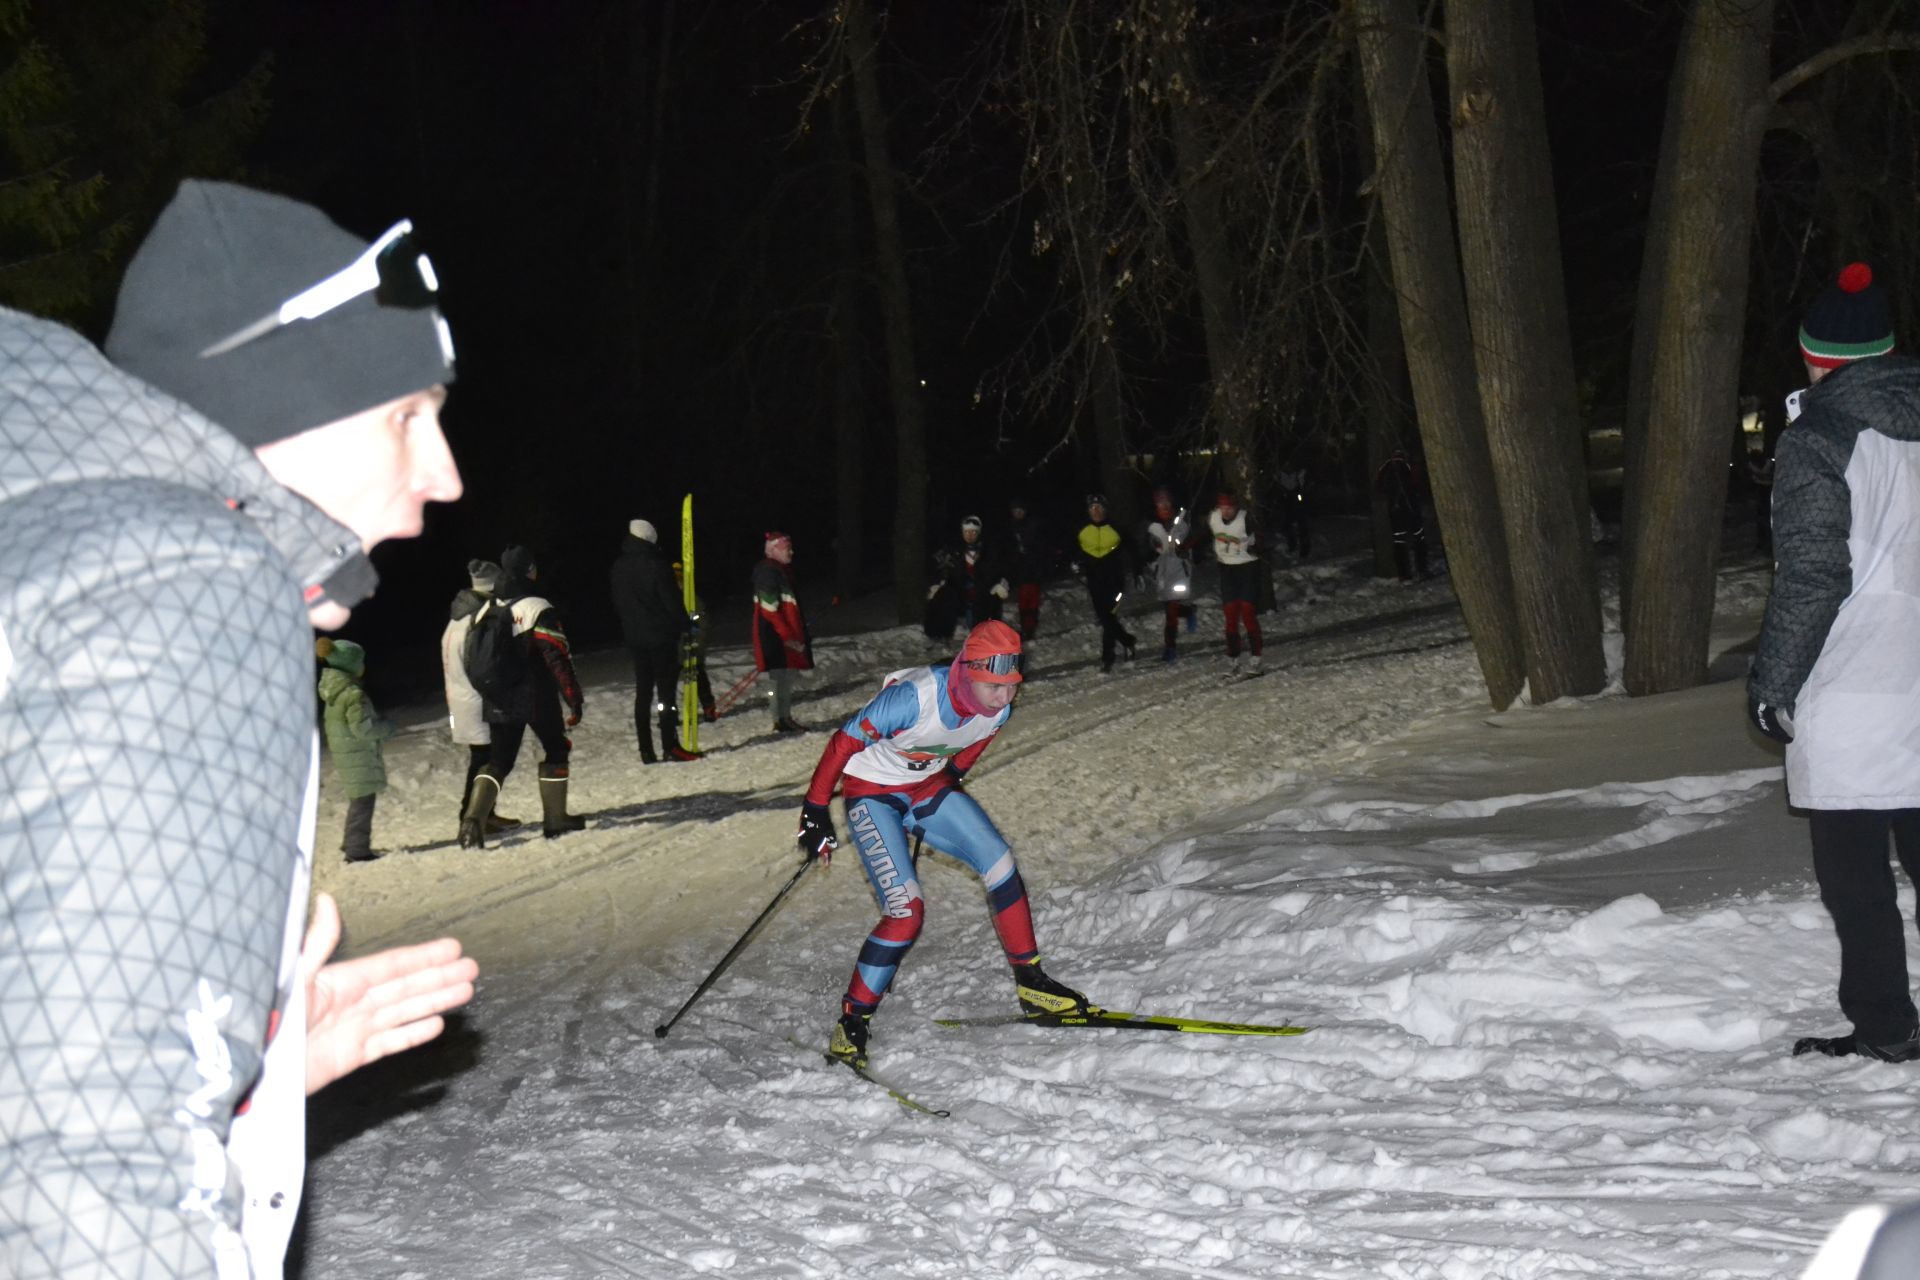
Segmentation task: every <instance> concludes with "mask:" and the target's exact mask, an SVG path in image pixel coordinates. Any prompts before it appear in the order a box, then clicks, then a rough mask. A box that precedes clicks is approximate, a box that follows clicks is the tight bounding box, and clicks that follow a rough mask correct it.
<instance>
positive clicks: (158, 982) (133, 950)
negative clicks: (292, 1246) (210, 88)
mask: <svg viewBox="0 0 1920 1280" xmlns="http://www.w3.org/2000/svg"><path fill="white" fill-rule="evenodd" d="M407 230H408V228H407V227H406V224H401V225H400V226H399V227H396V228H395V229H394V230H393V231H391V232H389V233H388V234H387V235H386V236H383V237H382V238H381V239H380V240H379V241H377V242H376V243H375V244H374V245H368V244H367V243H366V242H365V241H363V240H361V239H359V238H358V237H356V236H353V235H350V234H349V233H347V232H346V231H343V230H341V229H340V228H339V227H337V226H335V225H334V224H333V223H332V222H330V221H328V219H327V218H326V217H325V216H324V215H323V214H321V213H320V212H319V211H318V210H316V209H313V208H311V207H309V206H307V205H304V204H299V203H297V202H295V201H292V200H286V199H283V198H281V197H278V196H272V195H267V194H264V193H262V192H258V191H250V190H247V189H245V188H242V187H236V186H231V185H228V184H224V183H210V182H188V183H185V184H183V185H182V186H181V188H180V191H179V193H178V194H177V195H176V196H175V198H174V200H173V202H172V203H171V204H170V205H169V206H168V207H167V209H166V210H165V211H164V212H163V213H162V214H161V216H160V219H159V221H158V223H157V224H156V225H155V226H154V228H153V230H152V232H151V233H150V234H149V235H148V237H147V239H146V240H145V241H144V242H143V244H142V245H141V247H140V249H139V251H138V252H137V253H136V254H135V255H134V259H133V261H132V264H131V265H130V267H129V269H128V271H127V275H126V279H125V281H124V283H123V285H122V288H121V292H120V297H119V304H118V309H117V312H116V315H115V318H114V324H113V329H112V332H111V334H110V335H109V337H108V339H107V352H108V356H107V357H103V356H102V354H101V353H100V352H99V351H98V350H96V349H95V348H93V347H92V346H91V345H89V344H88V343H87V342H86V341H85V340H84V339H82V338H81V337H79V335H77V334H75V333H73V332H71V331H69V330H67V329H64V328H62V327H60V326H59V325H56V324H52V323H49V322H47V321H43V320H38V319H35V318H33V317H31V316H27V315H22V314H20V313H18V312H13V311H5V310H0V546H4V547H6V548H7V551H8V554H7V556H6V557H5V558H4V561H0V779H4V784H0V877H3V878H4V883H5V885H6V900H5V910H4V911H3V912H0V1045H4V1046H5V1048H4V1050H3V1051H0V1143H3V1144H4V1145H5V1148H6V1152H5V1158H4V1159H0V1274H4V1275H7V1276H11V1277H43V1276H44V1277H53V1276H59V1277H67V1278H71V1277H91V1276H107V1275H113V1276H123V1275H140V1276H147V1277H156V1276H163V1277H183V1276H195V1277H198V1276H217V1277H220V1278H221V1280H228V1278H229V1277H242V1276H253V1277H258V1276H277V1275H279V1274H280V1269H281V1259H282V1256H283V1254H284V1252H285V1248H286V1242H287V1238H288V1233H289V1232H290V1230H291V1228H292V1225H293V1221H294V1217H295V1215H296V1213H297V1212H298V1209H299V1204H300V1185H301V1180H302V1176H303V1171H304V1165H305V1146H304V1125H305V1099H306V1095H307V1094H309V1093H312V1092H313V1091H315V1090H317V1089H319V1088H320V1087H322V1086H323V1085H325V1084H327V1083H328V1082H330V1081H331V1080H334V1079H336V1078H338V1077H339V1076H341V1075H344V1074H346V1073H347V1072H349V1071H351V1070H353V1069H355V1068H356V1067H359V1066H361V1065H363V1064H365V1063H367V1062H370V1061H373V1060H374V1059H376V1058H379V1057H382V1056H385V1055H387V1054H390V1053H394V1052H397V1051H398V1050H401V1049H404V1048H407V1047H409V1046H411V1045H415V1044H419V1043H421V1042H423V1041H425V1040H427V1039H430V1038H432V1037H433V1036H434V1035H436V1034H438V1033H439V1031H440V1029H441V1025H442V1020H441V1016H440V1015H441V1014H442V1013H443V1012H444V1011H445V1010H448V1009H451V1008H454V1007H456V1006H458V1005H460V1004H462V1003H464V1002H465V1001H466V1000H467V999H468V998H469V997H470V996H471V994H472V990H473V986H472V983H473V978H474V976H475V968H474V965H473V962H472V961H471V960H469V959H464V958H462V957H461V955H460V945H459V943H458V942H456V941H454V940H453V939H450V938H444V939H440V940H438V941H436V942H431V943H425V944H422V945H419V946H414V947H406V948H397V949H395V950H392V951H386V952H380V953H378V954H375V955H371V956H366V957H362V958H360V959H357V960H353V961H347V962H342V963H335V964H327V963H326V961H327V958H328V956H329V955H330V954H331V952H332V950H333V947H334V945H335V943H337V942H338V940H339V936H340V917H339V911H338V909H337V907H335V905H334V903H333V900H332V899H331V898H329V897H327V896H326V895H324V894H322V895H320V897H319V899H318V901H317V902H316V903H315V905H314V915H313V921H312V924H311V927H310V928H309V927H308V921H307V912H308V889H309V884H310V874H311V867H312V851H313V803H312V792H313V789H314V787H315V786H316V778H317V776H318V775H317V766H318V754H317V744H316V742H315V738H314V731H313V696H312V690H311V685H310V680H311V668H310V663H311V660H312V659H311V654H312V651H313V650H312V637H311V631H310V630H309V627H310V625H311V626H319V627H322V628H331V627H336V626H338V625H340V624H341V623H342V622H344V621H345V620H346V618H347V614H348V611H349V610H350V609H352V608H353V606H354V605H355V604H357V603H358V602H359V601H361V600H362V599H364V598H365V597H366V596H367V595H368V594H369V593H370V592H371V591H372V589H373V586H374V582H375V575H374V572H373V568H372V565H371V564H370V563H369V561H368V559H367V552H368V550H369V549H370V548H372V547H373V545H374V544H375V543H377V542H379V541H381V540H382V539H384V538H390V537H409V536H411V535H413V534H415V533H418V532H419V530H420V526H421V517H422V509H423V507H424V505H425V504H426V503H427V502H430V501H440V502H450V501H452V500H453V499H455V498H457V497H459V495H460V477H459V473H458V472H457V471H456V470H455V468H454V464H453V460H452V457H451V455H450V454H449V452H448V450H447V444H446V440H445V438H444V437H443V436H442V434H441V431H440V420H439V414H440V406H441V403H442V401H443V400H444V398H445V395H446V384H447V383H449V382H451V381H452V377H453V369H452V345H451V342H450V340H449V338H448V336H447V333H446V327H445V324H444V323H443V322H442V321H441V320H440V317H439V315H438V313H437V312H436V311H435V310H434V309H433V306H432V302H433V294H434V290H435V283H434V281H433V277H432V270H431V267H430V266H429V265H428V263H427V261H426V259H425V257H424V256H423V255H420V254H419V252H418V250H417V249H415V248H413V247H412V245H411V243H410V240H409V237H408V235H407ZM109 357H110V359H109ZM303 932H304V934H305V936H306V942H305V945H304V947H303V945H302V941H301V939H302V935H303Z"/></svg>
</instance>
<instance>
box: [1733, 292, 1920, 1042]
mask: <svg viewBox="0 0 1920 1280" xmlns="http://www.w3.org/2000/svg"><path fill="white" fill-rule="evenodd" d="M1893 345H1894V343H1893V321H1892V316H1891V308H1890V307H1889V306H1888V304H1887V299H1886V295H1885V294H1884V293H1883V292H1882V290H1881V289H1880V287H1879V286H1878V285H1876V284H1875V283H1874V282H1873V272H1872V270H1871V269H1870V268H1869V267H1868V266H1867V265H1866V264H1865V263H1863V262H1856V263H1852V264H1850V265H1849V266H1847V267H1846V268H1845V269H1844V270H1843V271H1841V272H1840V273H1839V276H1838V278H1837V279H1836V280H1834V281H1833V282H1832V283H1830V284H1829V285H1828V286H1827V287H1826V289H1825V290H1824V291H1823V292H1822V293H1821V294H1820V296H1819V297H1817V298H1816V299H1815V300H1814V303H1813V305H1812V306H1811V307H1809V308H1808V310H1807V316H1806V320H1805V322H1804V323H1803V324H1802V325H1801V328H1800V354H1801V357H1802V359H1803V360H1804V361H1805V363H1806V366H1807V372H1808V375H1809V376H1810V377H1811V378H1812V380H1813V386H1812V387H1810V388H1808V389H1807V390H1806V391H1803V392H1796V393H1794V395H1793V397H1792V398H1791V399H1790V400H1789V402H1788V403H1789V406H1790V407H1789V412H1790V413H1792V412H1793V406H1797V407H1798V414H1797V417H1796V419H1795V421H1794V422H1793V423H1792V425H1790V426H1789V427H1788V428H1787V429H1786V431H1785V432H1783V433H1782V434H1781V436H1780V446H1779V450H1778V453H1777V454H1776V462H1775V472H1774V486H1773V494H1774V498H1773V531H1774V553H1775V555H1776V556H1777V557H1778V563H1777V565H1776V567H1775V569H1774V575H1773V593H1772V595H1771V596H1770V597H1769V598H1768V600H1767V613H1766V618H1765V620H1764V621H1763V622H1762V624H1761V627H1760V640H1759V644H1758V645H1757V646H1756V647H1755V650H1754V656H1753V669H1752V671H1751V672H1749V674H1748V677H1747V713H1748V716H1749V717H1750V718H1751V720H1752V722H1753V725H1754V727H1755V728H1757V729H1759V730H1760V732H1761V733H1763V734H1765V735H1766V736H1767V737H1769V738H1772V739H1774V740H1775V741H1777V742H1780V743H1783V744H1785V746H1786V754H1787V797H1788V799H1789V800H1790V801H1791V802H1792V804H1793V806H1794V808H1796V809H1804V810H1806V811H1807V812H1808V822H1807V828H1808V834H1809V836H1810V837H1811V839H1812V842H1813V873H1814V878H1815V879H1816V880H1817V881H1819V884H1820V901H1821V904H1822V905H1823V906H1825V907H1826V909H1827V913H1828V914H1829V915H1830V916H1832V918H1833V928H1834V932H1835V934H1837V935H1838V937H1839V940H1840V982H1839V1004H1840V1012H1841V1013H1842V1014H1843V1015H1844V1016H1845V1017H1846V1019H1847V1021H1848V1022H1850V1023H1852V1024H1853V1026H1852V1030H1850V1031H1849V1032H1847V1033H1846V1034H1844V1035H1836V1036H1806V1037H1802V1038H1801V1039H1800V1040H1798V1041H1797V1042H1796V1043H1795V1044H1794V1046H1793V1052H1794V1053H1795V1054H1796V1055H1798V1054H1803V1053H1818V1054H1825V1055H1827V1056H1829V1057H1849V1056H1859V1057H1862V1058H1869V1059H1877V1060H1879V1061H1883V1062H1914V1061H1920V1014H1917V1013H1916V1012H1915V1008H1914V1002H1913V993H1912V990H1911V987H1910V985H1909V983H1910V978H1909V974H1908V972H1907V947H1906V941H1905V938H1904V936H1903V931H1904V926H1903V925H1902V923H1901V919H1900V906H1899V903H1898V900H1897V887H1898V886H1897V884H1896V882H1895V880H1894V875H1893V870H1892V867H1891V866H1890V860H1889V858H1888V856H1887V852H1888V845H1889V844H1891V845H1892V848H1893V852H1894V854H1895V855H1896V856H1897V857H1898V858H1899V861H1900V865H1901V867H1902V868H1903V869H1904V870H1905V871H1906V874H1907V878H1908V879H1909V880H1911V881H1916V882H1920V749H1917V746H1920V744H1917V741H1916V737H1915V730H1914V726H1915V725H1916V724H1920V630H1916V628H1915V622H1916V614H1917V611H1916V609H1915V603H1914V584H1915V583H1917V582H1920V547H1917V546H1916V544H1915V541H1914V533H1913V531H1914V529H1915V528H1916V527H1920V361H1915V360H1912V359H1909V358H1907V357H1904V356H1897V355H1894V354H1892V353H1893Z"/></svg>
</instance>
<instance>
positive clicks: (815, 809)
mask: <svg viewBox="0 0 1920 1280" xmlns="http://www.w3.org/2000/svg"><path fill="white" fill-rule="evenodd" d="M795 839H796V840H797V841H798V843H799V845H800V853H801V855H802V856H804V857H805V858H806V860H807V861H809V862H811V861H813V860H814V859H815V858H818V859H820V861H822V862H824V863H828V864H831V863H832V862H833V851H834V850H835V849H838V848H839V847H840V841H839V840H837V839H835V838H834V834H833V814H832V813H830V812H828V810H827V806H825V805H823V804H814V803H812V802H808V803H806V804H803V805H801V806H800V834H799V835H798V836H796V837H795Z"/></svg>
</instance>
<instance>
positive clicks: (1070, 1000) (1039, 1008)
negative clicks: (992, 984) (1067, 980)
mask: <svg viewBox="0 0 1920 1280" xmlns="http://www.w3.org/2000/svg"><path fill="white" fill-rule="evenodd" d="M1013 983H1014V993H1015V994H1016V995H1018V996H1019V997H1020V1010H1021V1012H1022V1013H1085V1012H1086V1011H1087V1008H1088V1005H1087V998H1086V997H1085V996H1084V995H1081V994H1080V993H1079V992H1078V991H1075V990H1074V989H1073V988H1072V987H1069V986H1067V985H1065V984H1064V983H1059V982H1055V981H1054V980H1053V979H1052V978H1049V977H1048V976H1047V975H1046V973H1045V972H1044V971H1043V970H1042V969H1041V968H1040V962H1039V961H1038V960H1035V961H1032V962H1030V963H1028V964H1016V965H1015V966H1013Z"/></svg>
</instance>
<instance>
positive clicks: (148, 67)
mask: <svg viewBox="0 0 1920 1280" xmlns="http://www.w3.org/2000/svg"><path fill="white" fill-rule="evenodd" d="M206 13H207V4H206V2H205V0H0V302H4V303H5V304H6V305H8V306H13V307H18V308H21V309H22V310H26V311H32V312H35V313H37V314H40V315H46V316H52V317H54V318H57V319H62V320H67V321H70V322H73V323H76V324H79V325H80V326H81V327H83V328H86V329H88V330H89V331H92V332H94V333H96V335H97V333H98V331H99V330H100V329H101V328H103V327H104V325H105V323H106V320H107V318H108V316H109V314H110V310H111V304H112V296H113V286H114V283H115V282H116V281H117V279H118V277H119V272H120V269H121V267H122V266H123V264H124V255H125V254H126V253H127V252H129V251H130V249H131V247H132V244H133V243H134V240H135V237H136V235H137V233H138V231H139V230H140V229H141V228H143V227H145V226H146V224H147V223H148V222H149V221H151V219H152V218H153V216H154V215H155V214H156V213H157V212H158V211H159V209H160V207H161V206H162V205H163V204H165V203H166V201H167V199H168V197H169V196H171V195H172V193H173V189H174V187H175V186H176V185H177V184H178V182H179V180H180V179H181V178H183V177H188V176H194V177H230V176H235V175H237V173H238V172H239V153H240V149H241V148H242V147H243V146H244V145H245V144H246V143H247V142H248V141H250V140H251V139H252V138H253V136H254V135H255V134H256V133H257V132H258V131H259V128H260V126H261V124H262V123H263V121H264V119H265V116H266V110H267V84H268V78H269V68H268V64H267V63H266V61H265V60H261V61H259V62H256V63H255V64H254V65H253V66H252V67H251V68H249V69H248V70H247V71H246V72H245V73H244V74H242V75H240V76H239V77H238V78H237V79H235V80H233V81H232V82H231V83H227V84H224V85H217V86H209V85H208V84H207V83H206V80H207V76H206V68H205V64H206V49H207V32H206Z"/></svg>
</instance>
